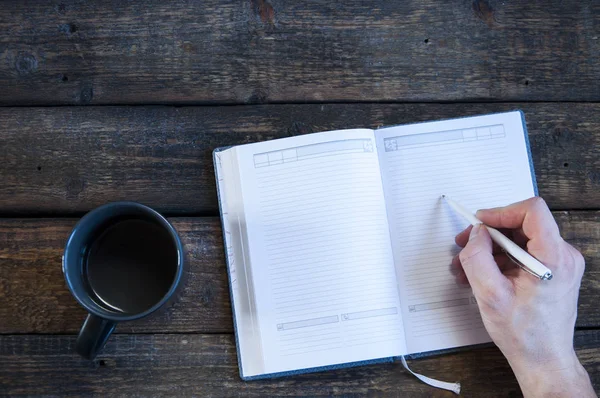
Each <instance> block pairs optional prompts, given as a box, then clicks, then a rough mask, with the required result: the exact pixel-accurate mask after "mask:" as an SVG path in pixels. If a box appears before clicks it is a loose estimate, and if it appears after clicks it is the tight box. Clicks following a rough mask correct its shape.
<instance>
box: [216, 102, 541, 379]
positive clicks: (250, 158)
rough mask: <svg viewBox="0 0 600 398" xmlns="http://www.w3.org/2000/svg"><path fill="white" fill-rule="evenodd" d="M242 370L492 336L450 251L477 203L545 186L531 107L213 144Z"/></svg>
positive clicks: (256, 373)
mask: <svg viewBox="0 0 600 398" xmlns="http://www.w3.org/2000/svg"><path fill="white" fill-rule="evenodd" d="M214 161H215V168H216V176H217V182H218V183H217V185H218V194H219V199H220V205H221V215H222V223H223V231H224V239H225V246H226V254H227V262H228V270H229V278H230V284H231V297H232V303H233V313H234V322H235V329H236V338H237V347H238V357H239V364H240V373H241V376H242V378H243V379H251V378H256V377H261V376H262V377H265V376H273V375H274V374H276V373H282V372H287V373H290V372H299V371H313V370H320V369H322V368H330V367H338V366H348V365H349V364H356V363H365V361H367V362H368V361H374V360H378V361H382V360H386V359H387V360H392V359H393V358H394V357H398V356H402V355H410V354H416V353H424V352H431V351H438V350H443V349H449V348H455V347H461V346H467V345H473V344H479V343H485V342H489V341H490V338H489V336H488V334H487V333H486V331H485V329H484V327H483V324H482V321H481V317H480V315H479V311H478V308H477V303H476V302H475V299H474V297H473V295H472V292H471V290H470V289H469V288H465V287H461V286H458V285H457V284H456V282H455V279H454V277H453V276H452V275H451V272H450V262H451V259H452V257H453V255H455V254H456V253H457V252H458V247H456V246H455V244H454V236H455V235H456V234H457V233H458V232H460V231H461V230H462V229H464V228H465V227H466V226H467V223H466V222H465V221H464V220H463V219H462V218H461V217H460V216H458V215H456V214H454V213H453V212H452V211H451V209H450V208H449V207H448V205H447V204H446V203H444V202H443V201H442V200H441V199H440V196H441V195H442V194H447V195H449V196H451V197H453V198H455V199H456V200H458V201H459V202H461V203H463V204H464V205H465V206H467V207H469V208H470V209H471V210H476V209H478V208H482V207H492V206H502V205H506V204H509V203H512V202H516V201H519V200H523V199H526V198H528V197H531V196H534V195H535V194H536V184H535V177H534V174H533V169H532V166H531V159H530V153H529V147H528V140H527V132H526V128H525V123H524V117H523V114H522V113H521V112H519V111H515V112H508V113H499V114H491V115H485V116H477V117H469V118H463V119H453V120H444V121H436V122H429V123H419V124H412V125H405V126H394V127H388V128H382V129H379V130H375V131H374V130H367V129H354V130H340V131H330V132H324V133H315V134H308V135H303V136H296V137H290V138H284V139H278V140H273V141H267V142H260V143H256V144H248V145H241V146H236V147H231V148H227V149H222V148H220V149H217V150H215V152H214Z"/></svg>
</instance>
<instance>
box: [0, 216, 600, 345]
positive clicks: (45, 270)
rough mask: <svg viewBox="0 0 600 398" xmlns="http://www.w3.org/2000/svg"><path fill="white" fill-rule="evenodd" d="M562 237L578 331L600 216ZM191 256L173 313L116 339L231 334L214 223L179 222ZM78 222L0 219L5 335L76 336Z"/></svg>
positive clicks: (576, 223)
mask: <svg viewBox="0 0 600 398" xmlns="http://www.w3.org/2000/svg"><path fill="white" fill-rule="evenodd" d="M554 215H555V216H556V218H557V220H558V221H559V224H560V226H561V230H562V233H563V235H564V236H565V237H566V238H567V239H568V240H569V241H570V242H572V243H573V244H574V245H575V246H577V247H578V248H579V249H580V250H581V251H582V252H583V254H584V256H585V257H586V259H587V269H586V273H585V277H584V280H583V283H582V287H581V295H580V299H579V318H578V320H577V326H582V327H583V326H585V327H598V326H600V308H599V307H598V305H597V298H598V297H599V295H600V212H598V211H586V212H568V213H567V212H555V213H554ZM172 221H173V223H174V225H175V227H176V228H177V230H178V231H179V233H180V236H181V238H182V241H183V244H184V246H185V251H186V253H187V265H188V267H187V281H186V283H185V285H184V289H183V291H182V292H181V294H180V296H179V300H178V301H177V302H176V303H175V304H174V305H173V307H171V308H169V309H167V310H166V311H163V312H162V313H159V314H156V315H155V316H153V317H151V318H149V319H145V320H140V321H137V322H131V323H126V324H121V325H119V326H118V327H117V332H119V333H151V332H181V333H183V332H209V333H221V332H231V331H232V321H231V311H230V302H229V288H228V285H227V276H226V270H225V265H224V254H223V247H222V239H221V230H220V223H219V220H218V219H217V218H174V219H172ZM74 223H75V220H65V219H12V220H11V219H0V303H2V305H0V334H10V333H75V332H77V330H78V329H79V327H80V326H81V323H82V321H83V319H84V316H85V313H84V311H83V310H82V309H81V308H80V307H79V306H78V304H77V303H76V302H75V300H74V299H73V298H72V297H71V295H70V293H69V291H68V290H67V287H66V285H65V282H64V278H63V275H62V271H61V263H60V261H61V255H62V250H63V245H64V243H65V241H66V239H67V236H68V234H69V232H70V229H71V228H72V226H73V225H74Z"/></svg>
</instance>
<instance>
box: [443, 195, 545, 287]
mask: <svg viewBox="0 0 600 398" xmlns="http://www.w3.org/2000/svg"><path fill="white" fill-rule="evenodd" d="M442 198H444V199H445V200H446V202H447V203H448V204H449V205H450V207H452V208H453V209H454V210H455V211H456V212H457V213H458V214H460V215H461V216H463V217H464V218H465V219H466V220H467V221H468V222H470V223H471V225H476V224H483V223H482V222H481V221H480V220H479V219H478V218H477V217H475V215H474V214H473V213H471V212H470V211H468V210H467V209H465V208H464V207H462V206H461V205H460V204H458V203H456V202H455V201H454V200H452V199H450V198H449V197H448V196H446V195H442ZM485 228H486V229H487V230H488V232H489V233H490V236H491V237H492V240H493V241H494V242H496V243H497V244H498V246H500V247H501V248H502V249H503V250H504V251H505V252H506V254H507V255H508V256H509V257H510V258H511V259H512V260H513V261H514V262H515V263H516V264H517V265H518V266H519V267H521V268H522V269H523V270H524V271H527V272H529V273H530V274H532V275H534V276H536V277H538V278H540V279H542V280H550V279H552V271H550V270H549V269H548V268H547V267H546V266H545V265H544V264H542V263H541V262H539V261H538V260H537V259H536V258H535V257H533V256H532V255H531V254H529V253H527V252H526V251H525V250H523V249H522V248H521V247H520V246H519V245H517V244H516V243H514V242H513V241H511V240H510V239H508V238H507V237H506V236H505V235H504V234H503V233H502V232H500V231H498V230H497V229H494V228H492V227H489V226H487V225H486V226H485Z"/></svg>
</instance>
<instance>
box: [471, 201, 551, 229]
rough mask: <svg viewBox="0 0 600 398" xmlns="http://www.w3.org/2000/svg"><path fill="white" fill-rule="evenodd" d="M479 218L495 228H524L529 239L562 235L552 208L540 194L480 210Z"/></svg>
mask: <svg viewBox="0 0 600 398" xmlns="http://www.w3.org/2000/svg"><path fill="white" fill-rule="evenodd" d="M477 218H479V219H480V220H481V222H483V223H484V224H486V225H489V226H490V227H494V228H510V229H518V228H523V233H524V234H525V236H526V237H527V238H529V239H534V238H536V237H539V238H542V237H544V238H548V237H552V238H557V237H560V233H559V231H558V226H557V225H556V221H554V217H552V213H551V212H550V209H548V206H547V205H546V202H544V200H543V199H542V198H540V197H538V196H536V197H533V198H530V199H527V200H524V201H522V202H517V203H513V204H512V205H509V206H506V207H497V208H495V209H483V210H479V211H478V212H477Z"/></svg>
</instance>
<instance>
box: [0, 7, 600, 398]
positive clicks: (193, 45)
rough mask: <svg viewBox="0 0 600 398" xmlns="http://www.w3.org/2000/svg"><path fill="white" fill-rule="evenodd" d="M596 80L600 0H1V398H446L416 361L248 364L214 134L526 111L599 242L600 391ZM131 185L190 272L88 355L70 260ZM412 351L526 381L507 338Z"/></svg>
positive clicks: (594, 323) (542, 182)
mask: <svg viewBox="0 0 600 398" xmlns="http://www.w3.org/2000/svg"><path fill="white" fill-rule="evenodd" d="M519 3H522V4H519ZM599 77H600V3H599V2H597V1H592V0H590V1H586V0H583V1H575V0H568V1H558V0H555V1H546V2H504V1H495V0H488V1H485V0H481V1H479V0H475V1H459V0H452V1H445V2H440V1H437V0H411V1H402V2H399V1H398V2H394V1H386V0H373V1H358V0H347V1H344V2H343V3H342V2H340V3H339V4H334V3H333V2H331V1H309V2H294V1H283V0H269V1H265V0H252V1H235V0H223V1H202V2H200V1H176V2H169V1H164V0H161V1H159V0H152V1H140V2H137V3H134V2H129V1H99V0H89V1H70V0H64V1H61V0H56V1H52V2H47V1H28V2H20V1H13V2H4V3H3V4H2V7H0V105H2V107H0V217H1V218H0V395H2V394H8V395H19V394H25V395H28V394H31V395H38V394H52V395H71V394H73V395H75V394H77V395H79V394H98V395H105V394H109V393H113V394H119V395H141V396H148V395H159V394H160V395H163V394H164V395H178V396H182V395H199V396H207V395H211V396H225V395H250V396H270V395H294V396H297V395H311V396H315V395H334V394H335V395H338V394H339V395H369V396H387V395H391V396H431V395H436V396H451V395H452V394H450V393H445V392H442V391H437V390H434V389H432V388H430V387H428V386H426V385H424V384H422V383H420V382H419V381H417V380H416V379H415V378H413V377H411V376H409V375H408V374H407V372H406V371H404V370H403V369H402V367H401V366H400V365H399V364H385V365H374V366H365V367H360V368H354V369H348V370H338V371H330V372H324V373H319V374H308V375H302V376H295V377H287V378H281V379H274V380H266V381H255V382H247V383H245V382H242V381H241V380H240V378H239V375H238V370H237V359H236V351H235V346H234V339H233V335H232V321H231V311H230V303H229V296H228V286H227V277H226V272H225V264H224V258H223V247H222V240H221V231H220V224H219V220H218V218H217V216H218V209H217V201H216V195H215V184H214V176H213V170H212V160H211V151H212V149H213V148H215V147H217V146H222V145H232V144H241V143H248V142H252V141H258V140H266V139H272V138H277V137H284V136H289V135H296V134H304V133H310V132H316V131H322V130H331V129H339V128H350V127H377V126H381V125H393V124H400V123H408V122H415V121H423V120H430V119H438V118H448V117H456V116H465V115H475V114H481V113H488V112H497V111H505V110H511V109H516V108H519V109H522V110H523V111H524V112H525V114H526V117H527V122H528V127H529V134H530V140H531V145H532V153H533V161H534V163H535V171H536V175H537V179H538V183H539V190H540V194H541V195H542V196H543V197H545V198H546V200H547V202H548V203H549V205H550V206H551V208H552V209H553V210H554V215H555V216H556V218H557V219H558V221H559V223H560V226H561V228H562V233H563V235H564V237H565V238H566V239H567V240H568V241H570V242H571V243H573V244H574V245H575V246H577V247H578V248H579V249H580V250H581V251H582V252H583V253H584V255H585V257H586V259H587V269H586V272H585V276H584V280H583V283H582V287H581V296H580V303H579V318H578V320H577V330H576V333H575V346H576V348H577V353H578V355H579V358H580V359H581V361H582V363H583V364H584V366H585V367H586V369H587V370H588V372H589V373H590V375H591V378H592V381H593V383H594V386H595V387H596V389H597V391H599V390H600V308H599V305H598V303H599V300H598V294H599V293H600V211H599V210H600V102H599V101H600V79H599ZM122 199H127V200H134V201H139V202H142V203H145V204H147V205H150V206H152V207H154V208H156V209H157V210H159V211H161V212H162V213H163V214H165V215H167V216H168V217H170V219H171V221H172V222H173V224H174V225H175V227H176V228H177V230H178V231H179V233H180V234H181V237H182V240H183V242H184V245H185V250H186V252H187V261H188V265H189V267H188V271H187V273H188V275H187V283H186V285H185V287H184V291H183V294H182V296H181V298H180V300H179V301H178V302H177V303H176V304H175V305H174V306H173V307H172V308H170V309H169V310H168V311H166V312H163V313H161V314H159V315H156V316H154V317H152V318H150V319H145V320H142V321H138V322H132V323H128V324H121V325H119V326H118V328H117V330H116V334H115V335H114V336H113V337H112V338H111V340H110V342H109V343H108V345H107V346H106V349H105V350H104V352H103V354H102V355H101V356H100V357H98V358H97V360H95V361H93V362H90V361H86V360H83V359H81V358H79V357H78V356H77V355H76V354H75V353H74V342H75V335H76V333H77V331H78V329H79V327H80V325H81V322H82V321H83V319H84V316H85V312H84V311H83V309H81V308H80V307H79V306H78V305H77V304H76V302H75V300H74V299H73V298H72V297H71V295H70V294H69V292H68V290H67V288H66V286H65V282H64V278H63V276H62V272H61V261H60V259H61V254H62V249H63V246H64V244H65V240H66V237H67V236H68V234H69V231H70V229H71V228H72V227H73V225H74V223H75V222H76V220H77V218H78V217H80V216H81V215H83V214H84V213H85V212H87V211H89V210H91V209H93V208H95V207H96V206H99V205H101V204H103V203H106V202H109V201H115V200H122ZM411 365H412V366H413V368H414V370H415V371H419V372H422V373H425V374H427V375H429V376H432V377H438V378H441V379H445V380H460V381H461V382H462V384H463V392H464V395H465V396H474V395H484V396H496V395H498V396H507V395H511V396H513V395H519V394H520V391H519V388H518V385H517V383H516V380H515V378H514V376H513V374H512V372H511V370H510V368H509V367H508V365H507V363H506V361H505V359H504V358H503V357H502V355H501V354H500V352H499V351H498V350H497V349H496V348H486V349H474V350H471V351H468V352H464V353H457V354H450V355H443V356H439V357H432V358H428V359H423V360H415V361H412V362H411Z"/></svg>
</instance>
